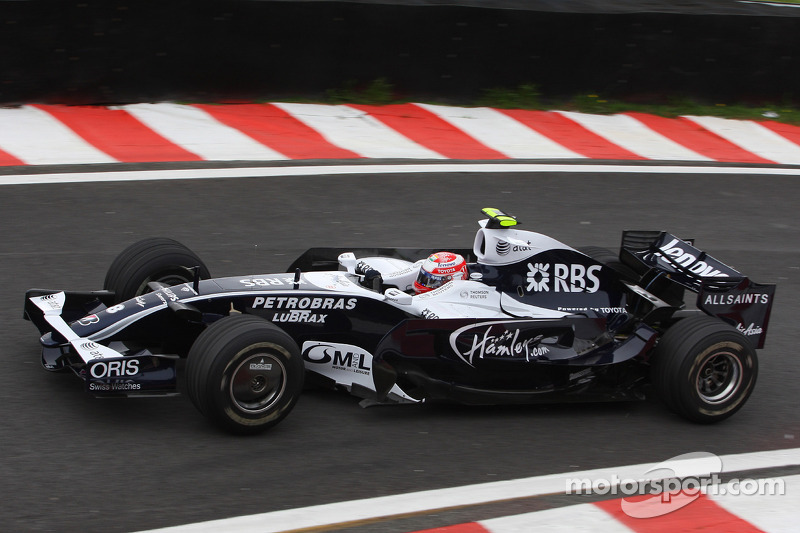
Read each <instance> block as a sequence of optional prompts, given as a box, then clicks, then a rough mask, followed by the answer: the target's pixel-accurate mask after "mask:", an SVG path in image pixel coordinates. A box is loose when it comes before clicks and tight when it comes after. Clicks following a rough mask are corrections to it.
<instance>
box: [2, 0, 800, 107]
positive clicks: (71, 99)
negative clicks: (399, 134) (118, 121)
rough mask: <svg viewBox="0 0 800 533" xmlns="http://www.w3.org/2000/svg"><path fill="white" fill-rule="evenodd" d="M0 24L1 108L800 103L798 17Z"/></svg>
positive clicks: (44, 14) (415, 10)
mask: <svg viewBox="0 0 800 533" xmlns="http://www.w3.org/2000/svg"><path fill="white" fill-rule="evenodd" d="M485 3H486V4H489V5H492V4H491V2H485ZM792 11H793V12H797V11H800V10H798V9H793V10H792ZM0 15H2V19H1V20H0V24H2V26H1V27H2V30H0V105H14V104H20V103H32V102H39V103H64V104H114V103H131V102H150V101H179V102H197V101H201V102H202V101H205V102H213V101H237V100H273V101H275V100H280V99H286V98H290V97H291V98H297V97H306V98H319V97H321V96H324V95H325V94H326V91H329V90H331V89H339V88H342V87H353V88H356V89H358V88H359V87H363V86H365V85H367V84H369V83H370V82H372V81H374V80H378V79H383V80H385V82H386V83H388V84H390V85H391V87H392V90H393V92H394V95H395V97H397V98H398V99H406V100H417V101H419V100H421V99H428V100H433V101H439V102H442V103H450V104H458V103H464V104H468V103H471V102H473V101H474V100H475V99H476V98H479V97H480V96H481V95H482V94H483V92H484V91H485V90H486V89H490V88H507V89H508V88H515V87H518V86H520V85H523V84H533V85H535V86H536V87H538V90H539V92H540V93H541V94H542V95H543V96H544V97H545V98H546V97H559V98H561V97H568V96H572V95H576V94H589V93H594V94H599V95H602V96H603V97H609V98H629V99H637V98H641V99H647V100H653V99H654V98H656V99H670V98H681V97H693V98H695V99H701V100H704V101H708V102H709V103H726V102H727V103H733V102H748V103H757V102H762V101H771V102H775V103H782V102H787V103H789V102H796V101H797V100H798V95H800V90H799V89H800V17H797V16H759V15H726V14H718V15H715V14H707V15H706V14H678V13H613V14H602V13H578V12H576V13H565V12H553V11H535V10H530V9H527V10H519V9H499V8H482V7H471V6H452V5H451V6H440V5H392V4H374V3H339V2H272V1H253V0H226V1H194V2H187V1H161V2H153V1H147V0H144V1H136V2H133V1H127V2H123V1H119V0H105V1H102V0H97V1H84V2H76V1H0Z"/></svg>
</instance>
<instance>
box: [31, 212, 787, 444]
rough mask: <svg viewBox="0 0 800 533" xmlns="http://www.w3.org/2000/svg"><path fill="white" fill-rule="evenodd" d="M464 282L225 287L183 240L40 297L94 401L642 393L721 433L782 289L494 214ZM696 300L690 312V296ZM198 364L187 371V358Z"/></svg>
mask: <svg viewBox="0 0 800 533" xmlns="http://www.w3.org/2000/svg"><path fill="white" fill-rule="evenodd" d="M483 212H484V214H485V216H486V218H485V219H484V220H481V221H480V222H479V229H478V231H477V234H476V236H475V240H474V243H473V247H472V248H471V249H453V250H451V251H453V252H456V253H459V254H463V256H464V257H465V258H466V260H467V270H468V275H467V276H465V277H464V278H463V279H454V280H452V281H450V282H448V283H445V284H444V285H442V286H441V287H440V288H437V289H435V290H432V291H429V292H425V293H422V294H415V293H414V292H413V291H411V290H410V289H411V286H412V283H413V281H414V279H415V277H416V275H417V272H418V271H419V267H420V264H421V261H422V260H424V259H425V258H426V257H427V256H428V255H429V254H430V253H433V252H436V251H437V250H424V249H419V250H411V249H399V248H383V249H360V250H340V249H333V248H315V249H311V250H308V251H307V252H306V253H304V254H303V255H302V256H301V257H299V258H298V259H297V260H296V261H295V262H294V263H293V264H292V265H291V266H290V268H289V271H288V273H272V274H259V275H248V276H241V277H226V278H211V276H210V274H209V272H208V269H207V268H206V266H205V265H204V263H203V261H202V260H201V259H200V258H199V257H197V255H196V254H194V253H193V252H191V251H190V250H189V249H188V248H186V247H185V246H183V245H181V244H180V243H178V242H176V241H173V240H170V239H165V238H152V239H146V240H143V241H140V242H137V243H135V244H133V245H131V246H130V247H128V248H127V249H126V250H124V251H123V252H122V253H121V254H120V255H119V256H118V257H117V258H116V259H115V260H114V262H113V263H112V265H111V267H110V268H109V271H108V273H107V276H106V279H105V283H104V289H103V290H100V291H92V292H77V291H59V290H43V289H31V290H29V291H27V293H26V297H25V309H24V316H25V318H26V319H28V320H31V321H32V322H33V323H34V324H35V325H36V327H37V328H38V329H39V331H40V333H41V335H42V336H41V345H42V364H43V366H44V367H45V368H46V369H47V370H51V371H62V370H71V371H72V372H74V373H75V374H76V375H77V376H79V377H80V378H81V379H82V380H83V382H84V385H85V388H86V390H87V391H88V392H89V393H91V394H93V395H96V396H137V395H138V396H151V395H163V394H176V393H177V392H178V387H177V372H178V371H179V369H180V370H182V371H185V373H186V390H185V392H186V393H187V394H188V395H189V397H190V398H191V400H192V401H193V403H194V404H195V406H196V407H197V408H198V410H199V411H200V412H201V413H202V414H204V415H205V416H207V417H208V418H209V419H210V420H211V421H213V422H214V423H216V424H217V425H218V426H220V427H222V428H224V429H226V430H229V431H232V432H236V433H256V432H260V431H262V430H264V429H266V428H268V427H271V426H273V425H274V424H276V423H278V422H279V421H280V420H282V419H283V418H284V417H285V416H286V415H287V414H288V413H289V411H290V410H291V409H292V407H293V406H294V405H295V403H296V401H297V399H298V397H299V396H300V394H301V392H302V390H303V384H304V380H307V381H309V382H310V381H314V382H315V383H320V384H323V385H328V386H330V387H334V388H343V389H346V390H347V391H349V392H350V393H352V394H354V395H356V396H358V397H361V398H364V399H365V400H367V401H369V402H380V403H417V402H431V401H455V402H461V403H466V404H510V403H514V404H519V403H538V402H571V401H598V400H599V401H608V400H634V399H641V398H643V397H644V396H645V394H646V393H647V392H648V391H650V390H654V391H655V393H656V394H657V395H658V396H660V397H661V398H662V400H663V402H664V403H665V404H666V405H667V406H668V407H669V408H670V409H672V410H673V411H675V412H677V413H678V414H680V415H682V416H684V417H685V418H687V419H690V420H693V421H697V422H715V421H718V420H722V419H724V418H727V417H729V416H730V415H732V414H733V413H735V412H736V411H737V410H738V409H740V408H741V407H742V406H743V405H744V403H745V402H746V400H747V398H748V397H749V395H750V393H751V392H752V390H753V387H754V385H755V382H756V376H757V372H758V362H757V358H756V349H759V348H762V347H763V345H764V341H765V338H766V334H767V326H768V323H769V318H770V310H771V308H772V304H773V299H774V295H775V286H774V285H767V284H757V283H754V282H752V281H750V280H749V279H748V278H747V277H745V276H743V275H742V274H740V273H739V272H737V271H736V270H734V269H732V268H731V267H729V266H727V265H725V264H723V263H721V262H720V261H718V260H716V259H714V258H713V257H711V256H709V255H707V254H706V253H705V252H702V251H701V250H699V249H697V248H695V247H694V245H693V244H692V242H691V241H687V240H682V239H679V238H677V237H675V236H673V235H671V234H669V233H666V232H661V231H626V232H624V233H623V235H622V245H621V249H620V252H619V254H615V253H612V252H610V251H607V250H604V249H600V248H596V247H592V248H584V249H581V250H579V249H575V248H572V247H570V246H568V245H566V244H563V243H561V242H559V241H557V240H555V239H553V238H550V237H547V236H545V235H542V234H539V233H535V232H531V231H526V230H522V229H520V227H519V223H518V221H517V220H516V218H514V217H512V216H510V215H507V214H505V213H502V212H501V211H499V210H497V209H484V210H483ZM687 291H688V292H690V293H695V294H696V300H695V301H694V302H691V301H690V302H689V305H687V304H686V302H685V299H684V296H685V294H686V292H687ZM182 359H185V365H184V364H183V363H182V362H181V363H180V364H179V362H180V361H181V360H182Z"/></svg>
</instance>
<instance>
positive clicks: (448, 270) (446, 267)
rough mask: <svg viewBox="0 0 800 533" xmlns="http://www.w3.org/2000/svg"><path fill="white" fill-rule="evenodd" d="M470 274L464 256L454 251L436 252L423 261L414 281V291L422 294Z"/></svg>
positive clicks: (465, 277)
mask: <svg viewBox="0 0 800 533" xmlns="http://www.w3.org/2000/svg"><path fill="white" fill-rule="evenodd" d="M468 274H469V273H468V272H467V262H466V261H464V258H463V257H461V256H460V255H458V254H454V253H452V252H436V253H435V254H432V255H430V256H428V258H427V259H426V260H425V261H423V262H422V266H421V267H420V269H419V274H418V275H417V280H416V281H415V282H414V292H415V293H417V294H422V293H423V292H428V291H431V290H433V289H438V288H439V287H441V286H442V285H444V284H445V283H447V282H448V281H451V280H454V279H467V276H468Z"/></svg>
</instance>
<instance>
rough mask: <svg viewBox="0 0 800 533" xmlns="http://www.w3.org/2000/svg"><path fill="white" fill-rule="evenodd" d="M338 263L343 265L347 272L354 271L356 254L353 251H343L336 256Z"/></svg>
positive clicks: (351, 272)
mask: <svg viewBox="0 0 800 533" xmlns="http://www.w3.org/2000/svg"><path fill="white" fill-rule="evenodd" d="M338 261H339V264H340V265H341V266H343V267H344V269H345V270H346V271H347V272H349V273H350V274H355V273H356V263H357V262H358V260H357V259H356V255H355V254H354V253H353V252H345V253H343V254H339V257H338Z"/></svg>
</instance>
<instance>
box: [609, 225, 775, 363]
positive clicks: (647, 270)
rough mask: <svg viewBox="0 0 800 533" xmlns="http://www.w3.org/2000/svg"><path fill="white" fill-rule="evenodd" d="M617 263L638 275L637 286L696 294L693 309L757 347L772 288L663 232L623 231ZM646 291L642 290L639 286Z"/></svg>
mask: <svg viewBox="0 0 800 533" xmlns="http://www.w3.org/2000/svg"><path fill="white" fill-rule="evenodd" d="M620 260H621V261H622V262H623V263H625V264H626V265H628V266H630V267H631V268H633V269H634V270H636V272H637V273H639V274H641V275H642V283H641V284H642V285H643V286H644V285H648V286H650V285H654V286H658V285H663V284H664V280H668V284H669V285H675V284H677V285H679V286H680V287H683V288H686V289H689V290H691V291H693V292H696V293H697V308H698V309H700V310H701V311H703V312H705V313H707V314H709V315H712V316H716V317H718V318H720V319H722V320H724V321H725V322H727V323H729V324H731V325H732V326H734V327H735V328H736V329H737V330H739V331H740V332H741V333H742V334H743V335H745V336H746V337H747V338H748V339H750V340H751V342H752V343H753V345H754V346H755V347H756V348H763V347H764V342H765V340H766V336H767V326H768V324H769V319H770V314H771V312H772V304H773V302H774V300H775V285H771V284H761V283H754V282H752V281H751V280H750V279H749V278H748V277H747V276H745V275H743V274H741V273H740V272H738V271H737V270H735V269H733V268H731V267H730V266H728V265H726V264H725V263H723V262H722V261H719V260H718V259H715V258H714V257H712V256H710V255H708V254H707V253H706V252H704V251H702V250H699V249H698V248H695V246H694V243H693V242H692V241H688V240H682V239H679V238H677V237H675V236H674V235H672V234H670V233H667V232H664V231H625V232H623V234H622V247H621V250H620ZM645 288H648V287H645Z"/></svg>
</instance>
